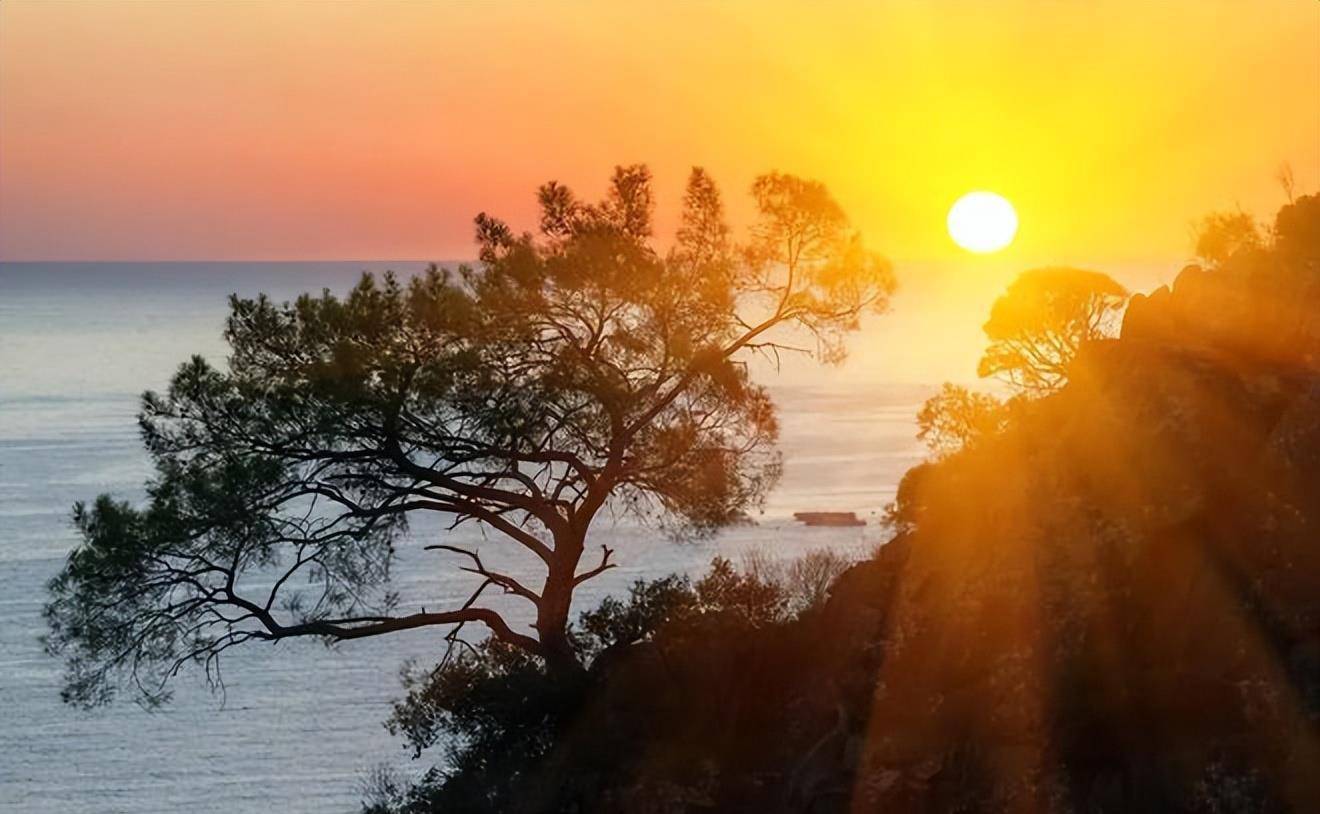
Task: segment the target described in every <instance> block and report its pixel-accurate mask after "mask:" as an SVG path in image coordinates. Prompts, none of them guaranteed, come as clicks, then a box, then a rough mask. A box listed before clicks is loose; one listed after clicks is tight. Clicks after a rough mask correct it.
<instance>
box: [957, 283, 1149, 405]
mask: <svg viewBox="0 0 1320 814" xmlns="http://www.w3.org/2000/svg"><path fill="white" fill-rule="evenodd" d="M1126 301H1127V291H1126V290H1124V288H1123V287H1122V286H1121V285H1119V284H1118V283H1117V282H1115V281H1114V280H1113V278H1111V277H1109V275H1107V274H1103V273H1101V272H1098V271H1086V270H1083V269H1075V268H1067V267H1062V266H1053V267H1047V268H1038V269H1033V270H1031V271H1026V272H1023V273H1022V274H1021V275H1019V276H1018V278H1017V279H1016V280H1014V281H1013V283H1012V284H1011V285H1010V286H1009V287H1008V290H1007V291H1005V292H1004V294H1003V295H1001V296H1000V297H999V299H997V300H995V303H994V305H993V306H992V307H991V309H990V319H989V320H988V321H987V322H986V323H985V325H984V326H983V328H984V330H985V334H986V336H987V337H988V338H989V339H990V344H989V346H988V347H987V348H986V350H985V354H984V355H983V356H982V357H981V362H980V365H979V366H978V368H977V372H978V374H979V375H981V376H983V377H984V376H996V377H999V378H1001V379H1003V380H1005V381H1007V382H1008V383H1010V384H1012V385H1013V386H1014V387H1017V388H1019V389H1020V390H1022V391H1024V392H1027V393H1036V394H1040V393H1048V392H1051V391H1054V390H1057V389H1058V388H1060V387H1061V386H1063V384H1064V383H1065V382H1066V381H1067V379H1068V366H1069V365H1070V364H1071V362H1072V360H1073V358H1074V357H1075V356H1076V355H1077V351H1078V349H1079V348H1080V347H1081V346H1082V344H1083V343H1085V342H1089V341H1091V340H1094V339H1099V338H1101V337H1104V336H1112V335H1113V334H1115V333H1116V332H1117V330H1118V327H1119V325H1118V315H1119V312H1120V311H1121V309H1122V307H1123V305H1124V303H1125V302H1126Z"/></svg>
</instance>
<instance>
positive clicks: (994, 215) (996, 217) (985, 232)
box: [949, 192, 1018, 254]
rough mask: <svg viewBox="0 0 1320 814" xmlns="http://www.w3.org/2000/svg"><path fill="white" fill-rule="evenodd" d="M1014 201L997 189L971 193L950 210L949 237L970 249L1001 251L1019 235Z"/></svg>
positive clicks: (972, 250)
mask: <svg viewBox="0 0 1320 814" xmlns="http://www.w3.org/2000/svg"><path fill="white" fill-rule="evenodd" d="M1017 227H1018V219H1017V212H1015V211H1013V204H1011V203H1009V202H1008V200H1007V199H1006V198H1004V197H1003V196H1002V195H996V194H995V193H993V192H969V193H967V194H966V195H964V196H962V197H961V198H959V199H958V200H957V202H956V203H954V205H953V207H952V208H951V209H949V236H950V237H952V238H953V242H954V243H957V244H958V245H959V246H962V247H963V248H964V249H966V250H967V251H969V252H977V253H978V254H985V253H987V252H997V251H999V250H1000V249H1002V248H1004V247H1005V246H1007V245H1008V244H1010V243H1012V242H1013V236H1014V235H1016V234H1017Z"/></svg>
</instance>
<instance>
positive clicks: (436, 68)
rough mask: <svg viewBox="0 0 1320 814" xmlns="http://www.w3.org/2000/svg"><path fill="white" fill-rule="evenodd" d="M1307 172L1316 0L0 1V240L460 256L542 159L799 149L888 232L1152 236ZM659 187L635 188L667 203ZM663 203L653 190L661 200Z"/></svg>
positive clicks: (874, 225)
mask: <svg viewBox="0 0 1320 814" xmlns="http://www.w3.org/2000/svg"><path fill="white" fill-rule="evenodd" d="M1284 160H1287V161H1290V162H1291V164H1292V166H1293V168H1294V170H1295V172H1296V175H1297V178H1298V180H1299V185H1300V186H1301V187H1302V188H1304V189H1315V188H1317V187H1318V186H1320V3H1316V2H1311V0H1242V1H1241V2H1224V1H1223V0H1191V1H1190V2H1158V3H1153V2H1146V0H1126V1H1124V2H1118V1H1117V0H1115V1H1114V2H1096V1H1094V0H1089V1H1088V2H1072V1H1071V0H1045V1H1043V2H1013V1H1012V0H999V1H998V2H983V0H965V1H964V2H956V1H955V0H932V2H924V3H919V2H885V3H869V4H833V3H810V4H808V3H784V4H776V3H771V2H756V3H742V4H739V3H718V4H707V5H703V6H697V5H695V4H693V5H682V6H667V5H664V4H635V3H622V4H620V3H613V2H598V3H585V2H583V3H544V4H531V3H516V4H515V3H493V4H442V3H407V4H397V5H395V4H388V3H370V4H368V3H328V2H327V3H287V4H281V3H238V2H233V3H225V2H212V3H187V2H176V3H115V2H109V1H108V0H107V1H106V2H94V3H85V4H83V3H74V2H61V3H53V2H49V3H48V2H33V1H31V0H27V1H25V0H6V2H4V3H0V257H3V258H5V259H40V258H55V259H75V258H80V259H148V258H150V259H188V258H193V259H203V258H204V259H320V258H327V259H328V258H336V259H347V258H352V259H359V258H422V259H429V258H453V257H463V256H468V255H469V254H470V253H471V249H470V245H471V244H470V239H469V236H470V219H471V217H472V215H473V214H474V213H475V212H477V211H479V210H482V209H486V210H489V211H492V212H494V213H498V214H502V215H505V216H506V217H509V218H510V219H512V220H514V221H515V222H516V223H519V224H520V225H530V222H531V220H530V219H531V217H532V198H531V193H532V190H533V188H534V187H535V185H536V184H537V183H539V182H541V181H543V180H547V179H550V178H557V179H560V180H563V181H566V182H568V183H570V184H572V185H575V186H577V187H579V188H581V189H582V190H584V191H595V190H597V189H599V188H600V186H601V185H602V183H603V180H604V178H605V176H606V175H607V174H608V172H609V170H610V167H611V166H612V165H613V164H615V163H619V162H633V161H645V162H648V163H650V164H651V165H652V167H653V169H654V170H655V172H656V175H657V179H658V184H659V189H660V193H661V205H662V208H665V207H666V205H669V206H668V208H669V209H672V205H673V204H674V203H675V198H676V191H677V189H678V188H679V186H680V185H681V183H682V181H683V178H684V175H685V174H686V169H687V167H688V166H690V165H692V164H694V163H697V164H703V165H705V166H707V167H708V168H709V169H710V170H711V171H712V172H713V173H714V174H715V176H716V177H717V178H718V179H719V180H720V181H721V182H722V183H723V185H724V187H725V191H726V196H727V197H728V198H729V199H730V204H731V207H732V208H733V210H734V213H735V215H737V214H740V213H745V206H746V204H745V194H744V192H745V190H746V188H747V186H748V184H749V182H750V180H751V178H752V177H753V176H754V175H756V174H757V173H758V172H762V171H766V170H769V169H781V170H784V171H789V172H795V173H798V174H802V175H809V176H814V177H817V178H820V179H821V180H824V181H825V182H826V183H827V184H828V185H829V186H830V187H831V189H832V190H833V191H834V192H835V194H836V195H837V197H839V199H840V200H841V201H842V202H843V203H844V205H845V207H846V208H847V209H848V210H849V211H850V212H851V213H852V214H853V216H854V219H855V220H856V222H857V224H858V225H859V226H860V227H861V228H862V229H863V231H864V232H865V233H866V234H867V236H868V237H869V238H870V240H871V241H872V242H873V243H874V244H876V245H877V246H879V247H880V248H882V249H883V250H884V251H886V252H887V253H888V254H890V255H891V256H892V257H894V258H895V259H896V260H899V261H905V260H913V261H954V260H958V259H960V258H965V257H966V256H965V255H962V254H961V253H959V251H958V250H957V249H956V248H955V247H953V246H952V245H951V244H950V243H949V241H948V238H947V235H945V233H944V213H945V211H946V210H947V207H948V206H949V204H950V203H951V202H952V201H953V199H954V198H956V197H957V196H958V195H959V194H960V193H962V192H964V191H966V190H968V189H972V188H982V187H983V188H990V189H994V190H997V191H999V192H1000V193H1002V194H1004V195H1006V196H1007V197H1008V198H1009V199H1010V200H1012V201H1013V202H1014V203H1015V204H1016V205H1017V207H1018V210H1019V214H1020V217H1021V222H1022V229H1021V232H1020V234H1019V238H1018V241H1017V242H1016V243H1015V244H1014V246H1013V247H1012V248H1011V249H1010V250H1009V252H1008V253H1007V254H1006V255H1004V256H1002V257H1000V258H998V259H999V260H1001V261H1002V260H1008V261H1011V262H1013V263H1017V264H1019V265H1020V264H1030V263H1033V262H1037V261H1040V262H1065V261H1066V262H1077V263H1080V262H1089V263H1092V264H1095V263H1106V262H1130V261H1137V260H1140V261H1146V260H1156V261H1166V260H1178V259H1181V258H1183V257H1184V256H1185V255H1186V253H1187V246H1188V237H1187V227H1188V223H1189V221H1190V220H1191V219H1193V218H1194V217H1196V216H1197V215H1199V214H1201V213H1203V212H1204V211H1206V210H1208V209H1212V208H1223V207H1232V206H1235V205H1237V204H1241V205H1242V206H1243V207H1244V208H1248V209H1251V210H1255V211H1257V212H1259V213H1261V214H1267V213H1269V212H1271V211H1273V209H1274V208H1275V207H1276V206H1277V204H1278V202H1279V200H1280V198H1281V193H1280V192H1279V189H1278V187H1277V184H1276V183H1275V181H1274V180H1273V175H1274V172H1275V169H1276V167H1277V166H1278V164H1279V163H1280V162H1281V161H1284ZM664 214H665V213H664V212H662V216H664ZM671 220H672V219H671V218H668V217H664V219H663V220H662V223H667V222H670V221H671Z"/></svg>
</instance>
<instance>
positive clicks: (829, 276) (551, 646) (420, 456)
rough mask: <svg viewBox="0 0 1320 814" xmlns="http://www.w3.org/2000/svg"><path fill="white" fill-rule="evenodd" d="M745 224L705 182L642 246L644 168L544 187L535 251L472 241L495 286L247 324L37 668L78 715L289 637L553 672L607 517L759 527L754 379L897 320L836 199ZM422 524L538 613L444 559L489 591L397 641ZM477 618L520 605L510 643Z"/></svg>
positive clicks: (317, 308)
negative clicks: (411, 527)
mask: <svg viewBox="0 0 1320 814" xmlns="http://www.w3.org/2000/svg"><path fill="white" fill-rule="evenodd" d="M752 193H753V195H754V198H755V201H756V205H757V212H758V218H757V220H756V221H755V223H754V224H753V225H752V227H751V229H750V234H749V236H748V239H747V240H746V241H744V242H742V243H741V244H735V242H734V241H733V240H732V238H731V237H730V233H729V229H728V227H727V226H726V224H725V220H724V216H723V211H722V205H721V200H720V196H719V193H718V191H717V190H716V188H715V186H714V184H713V182H712V181H711V179H710V178H709V177H708V176H707V175H706V174H705V173H704V172H702V171H701V170H694V171H693V173H692V175H691V178H690V180H689V182H688V186H687V192H686V195H685V197H684V202H683V213H682V225H681V228H680V229H679V231H678V234H677V237H676V240H675V241H674V243H673V246H672V248H671V249H669V250H668V251H662V250H661V249H660V248H658V247H657V246H656V245H655V241H654V239H653V235H652V210H653V206H654V203H653V195H652V191H651V182H650V174H649V172H648V170H647V169H646V168H645V167H642V166H632V167H621V168H618V169H617V170H616V172H615V174H614V177H613V179H612V182H611V185H610V188H609V192H608V194H607V195H606V197H605V199H604V200H603V201H600V202H599V203H587V202H583V201H581V200H579V199H578V198H577V197H576V196H575V195H574V194H573V193H572V192H571V191H570V190H569V189H568V188H566V187H564V186H562V185H560V184H556V183H550V184H547V185H545V186H543V187H542V188H541V189H540V191H539V200H540V205H541V219H540V229H539V234H536V235H533V234H530V233H523V234H519V233H516V232H515V231H514V230H513V229H512V228H511V227H510V226H509V225H507V224H506V223H504V222H503V221H500V220H498V219H496V218H493V217H490V216H488V215H485V214H482V215H479V216H478V217H477V218H476V238H477V246H478V257H479V260H480V262H479V264H476V265H472V266H460V267H458V268H457V269H453V270H448V269H441V268H436V267H432V268H431V269H430V270H428V271H427V272H426V273H425V274H422V275H420V276H418V277H416V278H414V279H412V280H410V281H408V282H407V283H403V282H400V281H399V280H397V279H396V278H395V277H393V276H392V275H386V276H385V277H384V278H381V279H378V278H374V277H372V276H370V275H367V276H364V277H363V278H362V281H361V282H360V283H359V284H358V285H357V286H356V287H355V288H354V289H353V290H351V291H350V292H348V293H347V294H346V295H345V296H342V297H339V296H335V295H334V294H331V293H330V292H329V291H325V292H322V293H321V294H320V295H310V294H308V295H304V296H302V297H300V298H298V299H297V300H296V301H294V302H290V303H283V304H277V303H275V302H273V301H271V300H270V299H268V298H267V297H265V296H261V297H257V298H255V299H241V298H238V297H234V298H231V301H230V314H229V317H228V321H227V323H226V328H225V339H226V340H227V342H228V344H229V347H230V357H229V360H228V364H227V366H224V367H217V366H213V365H212V364H210V363H208V362H207V361H205V360H203V359H201V358H200V357H194V358H193V359H191V360H190V361H188V362H186V363H185V364H183V365H182V366H181V367H180V369H179V370H178V372H177V373H176V375H175V376H174V378H173V380H172V382H171V384H170V386H169V388H168V390H167V391H166V392H164V393H147V394H146V395H145V396H144V397H143V400H142V411H141V414H140V419H139V421H140V426H141V431H142V437H143V439H144V442H145V445H146V449H147V452H148V453H149V455H150V457H151V460H152V463H153V464H154V467H155V475H154V476H153V477H152V478H151V480H150V481H149V482H148V484H147V493H148V497H147V501H146V503H145V505H141V506H134V505H130V504H129V503H126V502H121V501H116V500H114V499H112V498H111V497H109V496H104V495H103V496H101V497H100V498H97V499H96V500H95V501H94V502H92V503H90V504H86V505H84V504H80V505H79V506H78V507H76V509H75V513H74V517H75V522H76V525H77V528H78V530H79V532H80V533H81V535H82V537H83V542H82V544H81V545H80V546H79V547H78V548H77V549H76V550H75V551H74V552H73V553H72V554H71V555H70V557H69V560H68V563H67V565H66V567H65V568H64V570H63V571H62V573H60V574H59V575H58V576H57V577H56V578H55V579H54V580H53V581H52V583H51V585H50V591H51V601H50V603H49V605H48V606H47V608H46V616H47V619H48V622H49V628H50V630H49V635H48V639H47V642H48V647H49V649H50V650H51V651H52V652H54V653H56V654H60V655H62V656H64V657H65V658H66V662H67V666H68V676H67V686H66V690H65V697H66V699H68V700H70V701H74V702H78V703H84V704H94V703H98V702H103V701H106V700H108V699H109V698H110V697H111V695H112V694H113V691H114V690H115V688H116V687H117V686H119V685H120V684H122V683H124V682H126V681H127V682H129V683H131V684H132V685H133V686H134V687H135V688H136V689H137V691H138V693H139V696H140V697H141V698H143V699H145V700H147V701H157V700H160V699H162V698H163V697H164V696H165V695H166V693H165V689H164V688H165V680H166V679H167V678H168V677H169V676H170V675H172V674H173V673H175V672H177V671H178V670H179V669H180V668H181V667H183V666H184V665H186V664H189V663H197V664H202V665H205V666H206V668H207V670H208V673H209V671H210V670H211V668H212V667H213V666H214V665H215V664H216V660H217V659H218V658H219V656H220V654H221V653H223V652H224V651H225V650H226V649H227V648H229V647H232V646H235V645H238V644H241V643H243V642H247V641H252V640H267V641H269V640H277V639H283V638H288V637H297V636H315V637H323V638H326V639H329V640H331V641H338V640H344V639H354V638H360V637H365V636H375V635H381V634H386V633H392V632H395V631H399V630H404V629H408V628H417V627H423V626H433V625H438V626H447V627H448V630H449V633H448V635H449V636H450V638H451V641H452V640H453V639H454V637H457V636H458V635H459V632H460V630H461V629H462V627H463V625H465V624H469V623H473V624H476V625H481V626H484V627H485V628H486V629H487V630H488V631H489V633H490V634H491V635H492V636H494V637H495V638H496V639H497V640H499V641H500V642H501V643H503V644H505V645H508V646H511V647H514V648H517V649H519V650H521V651H524V652H526V653H527V654H529V655H531V656H532V657H535V658H537V659H541V660H543V661H544V662H545V663H547V664H549V665H550V666H551V667H554V668H566V669H573V668H575V667H579V666H580V665H579V664H578V657H577V656H576V654H575V652H574V649H573V648H572V647H571V646H570V643H569V631H568V618H569V610H570V605H571V602H572V596H573V592H574V590H575V589H576V588H577V586H578V585H580V584H582V583H583V582H585V581H586V580H589V579H591V578H592V577H594V576H596V575H598V574H600V573H602V572H603V571H605V570H606V569H608V568H610V567H612V565H613V563H612V562H611V554H612V552H611V550H610V549H609V548H606V547H604V546H602V547H601V549H600V556H599V559H594V558H593V559H592V560H591V561H590V562H584V553H585V549H586V543H587V536H588V531H589V529H590V527H591V524H592V521H593V520H594V518H595V517H596V516H597V514H598V513H599V512H600V511H601V510H602V509H603V508H605V507H607V506H608V507H611V508H613V509H615V510H618V511H622V512H631V513H633V514H634V515H636V516H638V517H640V518H642V519H644V520H646V521H648V522H655V523H661V524H665V525H667V526H668V527H670V528H671V529H673V530H675V531H676V532H678V533H695V534H701V533H705V532H709V531H711V530H713V529H715V528H718V527H720V526H722V525H724V524H727V523H729V522H731V521H733V520H735V519H737V518H739V517H740V516H742V514H743V513H744V512H745V511H747V510H748V509H750V508H753V507H755V506H756V505H757V504H758V502H759V501H760V500H761V499H762V498H763V496H764V495H765V493H766V491H767V489H768V488H770V486H771V485H772V484H773V483H774V482H775V480H776V478H777V476H778V474H779V461H778V457H777V453H776V452H775V450H774V441H775V439H776V436H777V423H776V418H775V411H774V407H773V405H772V404H771V402H770V400H769V398H768V396H767V394H766V392H765V390H764V389H763V388H762V387H761V386H759V385H757V384H755V383H754V382H752V381H751V380H750V378H749V376H748V372H747V366H746V362H747V357H748V356H749V355H750V354H754V353H763V354H770V355H775V354H778V353H779V352H780V351H782V350H784V349H787V348H790V347H792V348H796V347H797V346H796V345H795V344H790V343H793V342H794V341H795V340H794V339H793V337H794V336H804V335H805V336H808V337H811V338H812V340H813V341H814V343H815V344H814V348H808V350H810V351H811V352H813V353H816V354H817V355H819V356H820V357H822V358H824V359H827V360H834V359H838V358H839V357H840V356H841V354H842V351H843V344H842V340H843V336H844V334H845V333H846V332H848V331H849V330H852V329H854V328H855V327H856V326H857V324H858V319H859V315H860V314H861V313H862V312H864V311H866V310H868V309H869V310H874V311H880V310H883V309H884V308H885V307H886V305H887V302H888V298H889V294H890V293H891V291H892V290H893V286H894V281H893V276H892V273H891V270H890V266H889V264H888V263H887V262H886V261H885V260H883V259H882V258H881V257H880V256H878V255H877V254H875V253H873V252H871V251H869V250H867V249H866V248H865V247H864V246H863V244H862V242H861V240H860V239H859V237H858V236H857V234H856V233H855V232H854V231H853V230H852V229H851V228H850V226H849V224H848V221H847V218H846V217H845V215H844V213H843V211H842V210H841V209H840V207H839V206H838V204H837V203H836V202H835V201H834V200H833V199H832V198H831V197H830V195H829V193H828V192H827V191H826V190H825V188H824V187H823V186H822V185H821V184H819V183H816V182H812V181H806V180H803V179H800V178H796V177H793V176H788V175H781V174H777V173H775V174H769V175H765V176H762V177H761V178H759V179H757V181H756V182H755V184H754V186H753V189H752ZM417 512H434V513H440V514H442V515H444V516H446V517H447V518H449V519H450V522H451V523H452V525H453V526H457V525H460V524H464V523H479V524H481V525H483V526H485V527H486V528H487V529H489V530H491V531H493V532H496V533H497V534H498V535H499V537H500V538H501V539H503V540H504V541H506V542H508V543H511V544H514V545H517V546H521V547H522V548H523V549H524V550H525V551H527V552H529V553H530V555H532V559H533V561H535V562H537V563H538V564H539V566H540V567H541V569H542V572H543V579H541V580H540V583H539V584H535V583H533V582H530V581H528V580H527V579H526V578H519V577H516V576H515V575H512V574H508V573H500V572H497V571H494V570H491V569H490V568H488V567H487V565H486V563H485V562H483V560H482V559H481V557H480V554H479V552H477V551H476V550H472V549H465V548H460V547H457V546H452V545H449V544H447V543H445V542H443V540H437V541H435V542H434V544H433V545H430V546H428V547H429V548H432V549H435V550H436V551H437V552H438V553H439V554H440V555H444V556H446V557H449V558H452V562H453V563H454V569H455V570H461V571H466V572H469V573H472V574H475V575H477V576H478V577H479V578H480V579H481V582H480V587H478V588H477V589H476V591H475V592H474V593H473V594H472V595H471V596H470V597H469V598H468V599H467V601H465V602H464V603H462V604H461V605H460V606H457V607H452V608H445V609H443V610H434V611H427V610H421V611H418V612H410V613H402V612H399V610H398V607H399V605H398V598H397V597H396V596H395V595H394V594H392V593H391V592H390V591H389V588H388V583H389V572H390V567H391V563H392V560H393V555H394V546H395V544H396V543H397V542H398V541H399V540H400V539H401V535H402V534H403V533H404V532H405V531H406V529H407V526H408V518H409V517H410V516H411V515H413V514H414V513H417ZM487 591H496V592H502V593H505V594H510V595H512V596H514V597H517V598H520V599H522V600H526V601H527V602H529V603H530V604H531V606H532V610H533V612H534V615H535V623H534V625H533V626H532V628H531V629H530V630H520V629H517V628H516V627H515V626H514V625H512V624H510V623H509V622H508V621H507V620H506V618H505V616H504V615H503V614H502V613H501V612H499V610H498V609H497V608H496V607H493V606H492V605H490V604H488V603H487V602H486V601H484V599H485V594H486V592H487Z"/></svg>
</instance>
